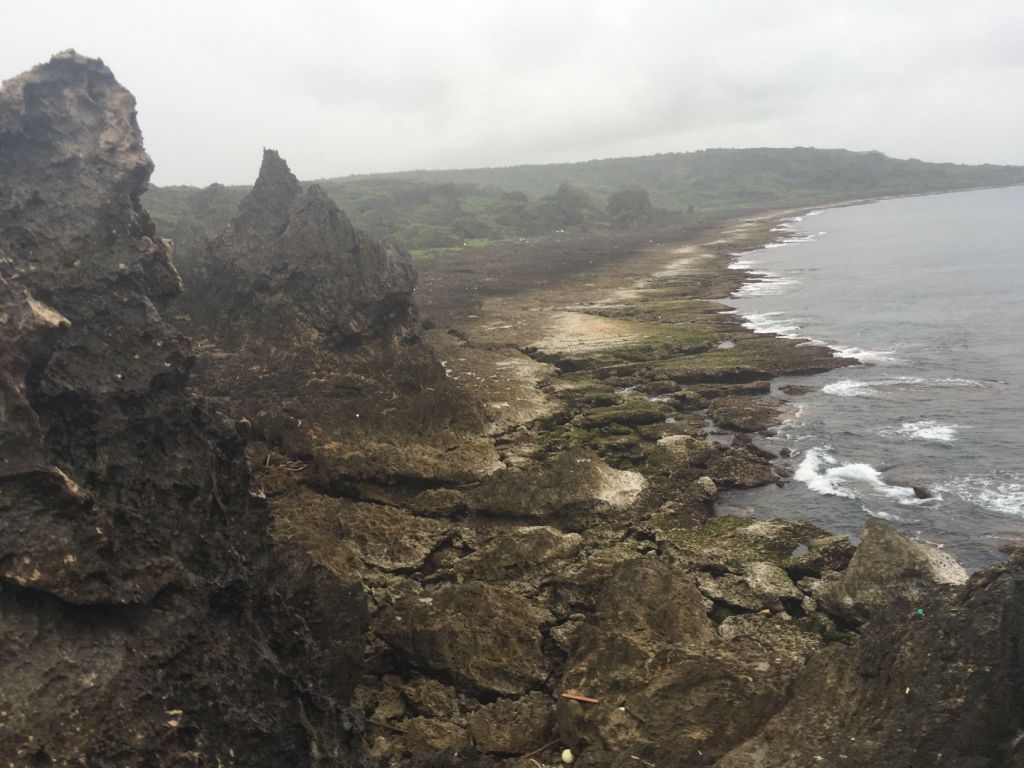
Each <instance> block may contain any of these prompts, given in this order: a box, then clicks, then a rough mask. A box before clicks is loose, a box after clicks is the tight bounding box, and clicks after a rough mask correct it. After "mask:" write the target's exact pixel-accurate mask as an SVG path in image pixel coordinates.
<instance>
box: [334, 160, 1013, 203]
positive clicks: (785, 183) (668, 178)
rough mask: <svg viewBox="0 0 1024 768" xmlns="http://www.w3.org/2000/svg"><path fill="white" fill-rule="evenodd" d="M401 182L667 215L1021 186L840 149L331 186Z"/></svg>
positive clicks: (1005, 173)
mask: <svg viewBox="0 0 1024 768" xmlns="http://www.w3.org/2000/svg"><path fill="white" fill-rule="evenodd" d="M370 178H373V179H378V180H383V179H408V180H415V181H422V182H429V183H440V182H453V183H458V184H479V185H483V186H491V187H497V188H499V189H504V190H515V191H519V192H524V193H525V194H526V195H528V196H530V197H533V196H536V195H541V194H546V193H548V192H550V191H551V190H552V189H554V188H555V187H556V186H558V185H559V184H561V183H563V182H567V183H569V184H572V185H573V186H576V187H579V188H581V189H583V190H585V191H586V192H588V193H590V194H592V195H596V196H598V197H606V196H607V195H609V194H611V193H612V192H615V191H617V190H620V189H646V190H647V191H648V192H649V193H650V196H651V201H652V202H653V203H654V204H655V205H657V206H661V207H663V208H667V209H669V210H686V209H687V208H688V207H689V206H691V205H692V206H694V208H695V209H697V210H717V209H723V208H732V207H748V206H750V207H761V206H765V207H769V206H779V205H783V206H784V205H793V204H798V205H802V204H816V203H821V202H829V201H837V200H849V199H854V198H860V197H879V196H885V195H902V194H916V193H924V192H939V191H946V190H953V189H964V188H969V187H978V186H993V185H1004V184H1020V183H1024V168H1021V167H1017V166H995V165H956V164H954V163H925V162H922V161H920V160H916V159H910V160H898V159H895V158H891V157H887V156H885V155H884V154H882V153H881V152H850V151H848V150H845V149H815V148H812V147H795V148H792V149H707V150H702V151H699V152H686V153H679V152H674V153H667V154H660V155H649V156H647V157H622V158H613V159H607V160H589V161H587V162H582V163H560V164H554V165H516V166H511V167H508V168H476V169H467V170H455V171H411V172H404V173H392V174H374V175H373V176H363V177H350V178H349V179H332V180H331V181H332V182H334V183H342V182H347V183H353V182H355V181H356V180H363V179H370Z"/></svg>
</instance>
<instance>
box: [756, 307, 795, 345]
mask: <svg viewBox="0 0 1024 768" xmlns="http://www.w3.org/2000/svg"><path fill="white" fill-rule="evenodd" d="M742 317H743V323H742V325H743V327H744V328H747V329H749V330H751V331H753V332H754V333H774V334H775V335H776V336H782V337H783V338H786V339H797V338H800V336H799V335H798V334H797V332H798V331H799V330H800V326H799V325H797V324H796V320H791V319H786V318H784V317H782V313H781V312H762V313H757V312H752V313H750V314H748V315H742Z"/></svg>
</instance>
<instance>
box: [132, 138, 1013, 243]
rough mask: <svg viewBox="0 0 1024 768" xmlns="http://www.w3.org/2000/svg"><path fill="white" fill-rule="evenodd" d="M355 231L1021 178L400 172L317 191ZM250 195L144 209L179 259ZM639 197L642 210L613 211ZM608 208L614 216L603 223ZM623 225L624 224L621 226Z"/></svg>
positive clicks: (439, 237) (764, 160) (201, 192)
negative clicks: (626, 197)
mask: <svg viewBox="0 0 1024 768" xmlns="http://www.w3.org/2000/svg"><path fill="white" fill-rule="evenodd" d="M316 183H318V184H320V185H321V186H322V187H323V188H324V190H325V191H326V192H327V193H328V195H330V196H331V197H332V198H333V199H334V200H335V202H337V203H338V205H339V206H340V207H341V208H342V209H343V210H345V211H346V212H347V213H348V214H349V216H350V217H351V218H352V220H353V222H354V223H355V224H356V226H358V227H360V228H362V229H365V230H367V231H369V232H371V233H372V234H374V235H376V236H378V237H388V238H393V239H395V240H396V241H398V242H399V243H401V244H402V245H404V246H406V247H407V248H410V249H413V250H427V249H438V248H446V247H459V246H462V245H463V244H464V243H469V244H474V243H478V242H483V241H487V240H492V239H503V238H509V237H528V236H532V235H537V234H543V233H545V232H553V231H557V230H560V229H575V228H591V227H596V226H617V225H629V226H637V225H639V224H641V223H643V222H649V221H658V220H659V219H662V220H663V219H665V218H667V217H672V216H680V215H681V216H684V217H686V216H703V215H707V214H725V213H734V212H735V213H739V212H747V211H755V210H766V209H773V208H788V207H797V206H805V205H824V204H827V203H835V202H841V201H846V200H855V199H861V198H873V197H885V196H890V195H907V194H922V193H931V192H947V191H953V190H958V189H970V188H974V187H987V186H1007V185H1012V184H1024V167H1020V166H997V165H956V164H953V163H926V162H922V161H920V160H915V159H910V160H897V159H894V158H890V157H886V156H885V155H883V154H882V153H881V152H850V151H848V150H844V149H814V148H810V147H796V148H792V149H707V150H702V151H700V152H687V153H669V154H661V155H650V156H647V157H624V158H614V159H608V160H590V161H587V162H583V163H559V164H553V165H516V166H510V167H507V168H476V169H466V170H451V171H407V172H400V173H381V174H371V175H362V176H347V177H342V178H334V179H320V180H317V182H316ZM248 189H249V188H248V187H226V186H223V185H220V184H214V185H211V186H210V187H206V188H205V189H198V188H195V187H154V188H152V189H151V190H150V191H149V192H147V193H146V195H145V198H144V202H145V205H146V206H147V208H148V209H149V210H150V212H151V213H152V214H153V217H154V219H156V221H157V224H158V225H159V226H160V229H161V231H162V232H164V233H166V234H167V235H168V236H171V237H173V238H174V239H175V240H176V241H178V243H179V247H180V248H181V249H182V250H184V251H187V250H188V249H189V248H190V247H191V246H192V244H193V243H194V242H196V241H197V240H198V239H199V238H201V237H202V236H203V235H204V234H206V233H208V232H211V231H215V230H217V229H219V228H221V227H223V226H225V225H226V224H227V222H228V221H230V219H231V216H232V215H233V213H234V210H235V208H236V206H237V204H238V202H239V201H240V200H241V199H242V197H243V196H244V195H245V194H246V193H247V192H248ZM623 190H643V191H646V192H647V195H645V196H637V198H636V199H638V200H643V201H644V204H645V206H646V207H645V209H644V210H643V211H625V212H623V211H621V210H617V207H618V206H619V205H621V202H622V200H623V197H622V196H621V195H617V193H621V192H622V191H623ZM609 197H612V213H611V214H609V210H608V208H609V205H608V204H609ZM624 222H625V224H623V223H624Z"/></svg>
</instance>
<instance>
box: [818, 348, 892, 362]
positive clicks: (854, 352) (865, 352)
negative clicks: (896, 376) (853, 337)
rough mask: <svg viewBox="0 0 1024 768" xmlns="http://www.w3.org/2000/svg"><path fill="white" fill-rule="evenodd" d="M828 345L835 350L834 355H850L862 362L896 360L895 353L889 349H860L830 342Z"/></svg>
mask: <svg viewBox="0 0 1024 768" xmlns="http://www.w3.org/2000/svg"><path fill="white" fill-rule="evenodd" d="M828 346H829V348H830V349H831V350H832V351H833V352H835V355H836V357H852V358H854V359H855V360H859V361H860V362H862V363H870V364H873V365H878V364H884V363H893V362H895V361H896V357H895V355H896V353H895V351H893V350H891V349H886V350H876V349H861V348H860V347H838V346H833V345H831V344H830V345H828Z"/></svg>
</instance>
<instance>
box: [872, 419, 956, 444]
mask: <svg viewBox="0 0 1024 768" xmlns="http://www.w3.org/2000/svg"><path fill="white" fill-rule="evenodd" d="M959 429H962V427H961V426H960V425H959V424H943V423H941V422H938V421H934V420H932V419H926V420H925V421H905V422H903V424H902V425H901V426H900V428H899V429H897V430H891V431H889V434H891V433H892V432H895V434H897V435H903V436H904V437H909V438H910V439H912V440H933V441H936V442H940V443H952V442H953V441H954V440H956V433H957V430H959ZM883 434H886V431H885V430H883Z"/></svg>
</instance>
